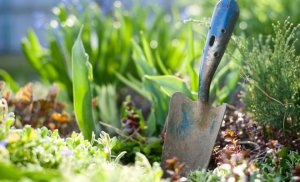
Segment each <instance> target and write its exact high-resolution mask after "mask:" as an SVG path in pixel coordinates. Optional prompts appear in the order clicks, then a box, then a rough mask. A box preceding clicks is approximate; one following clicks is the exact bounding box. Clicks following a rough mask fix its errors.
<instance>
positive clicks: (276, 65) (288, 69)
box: [243, 20, 300, 132]
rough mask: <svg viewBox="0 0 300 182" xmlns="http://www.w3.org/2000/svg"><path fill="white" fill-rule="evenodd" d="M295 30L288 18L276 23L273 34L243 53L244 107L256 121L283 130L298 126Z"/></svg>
mask: <svg viewBox="0 0 300 182" xmlns="http://www.w3.org/2000/svg"><path fill="white" fill-rule="evenodd" d="M298 30H299V25H296V26H294V25H293V24H292V23H290V22H289V20H286V21H285V22H284V23H277V24H276V25H274V31H275V36H274V37H272V38H271V37H268V38H266V39H263V38H262V37H260V38H259V39H258V40H257V41H253V47H252V49H251V50H250V51H248V50H245V51H244V54H243V57H244V59H245V64H246V66H245V67H244V74H245V79H246V84H245V85H244V88H245V93H244V94H243V99H244V101H245V104H246V106H247V108H248V110H249V111H250V112H252V113H253V114H254V116H255V117H256V118H257V119H258V121H259V122H261V123H263V124H269V125H272V126H274V127H277V128H281V129H283V130H284V131H285V132H291V131H298V130H299V128H300V84H299V76H300V56H299V55H297V54H296V51H295V47H294V45H295V42H296V41H297V39H296V34H297V32H299V31H298Z"/></svg>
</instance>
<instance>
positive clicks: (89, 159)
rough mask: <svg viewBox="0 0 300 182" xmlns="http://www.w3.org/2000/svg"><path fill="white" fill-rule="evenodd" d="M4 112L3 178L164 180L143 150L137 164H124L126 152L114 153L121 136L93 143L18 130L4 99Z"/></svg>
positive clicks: (0, 138) (0, 128)
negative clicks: (122, 161) (115, 154)
mask: <svg viewBox="0 0 300 182" xmlns="http://www.w3.org/2000/svg"><path fill="white" fill-rule="evenodd" d="M0 111H1V112H0V113H1V115H0V116H1V117H0V180H1V181H23V180H26V181H74V180H78V179H79V180H80V181H95V180H99V179H101V181H124V179H126V181H161V177H162V170H161V168H160V167H159V164H158V163H154V164H153V166H151V165H150V163H149V162H148V160H147V158H146V157H145V156H144V155H142V154H141V153H136V156H135V163H134V164H133V165H131V166H123V165H121V164H120V163H119V161H120V159H121V158H122V157H123V156H124V155H125V152H121V153H120V154H119V155H117V156H114V155H112V154H113V148H114V146H115V145H116V143H117V139H116V138H115V137H114V138H110V136H109V135H108V134H107V133H105V132H101V134H100V137H99V138H98V139H95V136H93V137H92V140H91V142H90V141H88V140H84V137H83V135H82V134H77V133H73V134H72V136H71V137H70V138H61V137H60V136H59V135H58V131H57V130H55V131H54V132H53V133H52V132H51V131H50V130H48V129H46V128H45V127H43V128H39V129H33V128H31V127H30V126H25V127H24V128H23V129H15V128H12V127H11V126H12V124H13V122H14V119H15V118H14V114H13V113H8V111H7V103H6V102H5V101H4V99H1V104H0Z"/></svg>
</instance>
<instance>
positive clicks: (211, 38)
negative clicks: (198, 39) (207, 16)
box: [209, 35, 216, 47]
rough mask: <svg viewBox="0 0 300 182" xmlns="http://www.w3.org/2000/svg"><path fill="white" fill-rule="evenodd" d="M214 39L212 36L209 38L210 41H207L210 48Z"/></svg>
mask: <svg viewBox="0 0 300 182" xmlns="http://www.w3.org/2000/svg"><path fill="white" fill-rule="evenodd" d="M215 39H216V37H215V36H214V35H212V36H211V37H210V39H209V46H210V47H211V46H213V45H214V43H215Z"/></svg>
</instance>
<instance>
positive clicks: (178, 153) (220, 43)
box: [162, 0, 239, 175]
mask: <svg viewBox="0 0 300 182" xmlns="http://www.w3.org/2000/svg"><path fill="white" fill-rule="evenodd" d="M238 16H239V8H238V5H237V3H236V1H235V0H220V1H219V2H218V3H217V5H216V6H215V9H214V12H213V15H212V20H211V24H210V27H209V32H208V35H207V40H206V44H205V47H204V52H203V55H202V62H201V68H200V81H199V87H200V88H199V91H198V100H197V101H192V100H190V99H189V98H187V97H186V96H184V95H183V94H182V93H178V92H177V93H175V94H174V95H173V96H172V98H171V101H170V107H169V113H168V117H167V120H166V128H165V129H166V134H165V140H164V146H163V155H162V165H163V167H164V166H165V165H166V160H167V159H171V158H173V157H176V158H177V160H178V161H179V162H183V163H185V165H184V168H183V170H182V174H183V175H184V174H187V172H188V171H191V170H195V169H198V168H206V167H207V165H208V163H209V160H210V156H211V152H212V149H213V146H214V143H215V140H216V138H217V135H218V131H219V129H220V126H221V123H222V120H223V116H224V114H225V110H226V104H223V105H221V106H218V107H214V106H212V104H211V103H210V102H209V89H210V84H211V81H212V78H213V75H214V73H215V71H216V69H217V67H218V65H219V62H220V60H221V58H222V56H223V54H224V52H225V49H226V46H227V44H228V42H229V39H230V37H231V34H232V31H233V28H234V25H235V23H236V21H237V18H238Z"/></svg>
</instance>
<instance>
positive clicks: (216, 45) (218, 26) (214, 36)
mask: <svg viewBox="0 0 300 182" xmlns="http://www.w3.org/2000/svg"><path fill="white" fill-rule="evenodd" d="M238 16H239V8H238V5H237V3H236V1H235V0H220V1H219V2H218V3H217V5H216V6H215V9H214V12H213V15H212V20H211V23H210V28H209V31H208V35H207V39H206V43H205V47H204V52H203V55H202V62H201V68H200V83H199V86H200V89H199V91H198V97H199V100H200V101H201V102H208V101H209V88H210V84H211V80H212V78H213V75H214V73H215V71H216V69H217V67H218V65H219V63H220V60H221V58H222V56H223V54H224V52H225V49H226V46H227V44H228V41H229V39H230V37H231V34H232V31H233V28H234V25H235V23H236V21H237V19H238Z"/></svg>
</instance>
